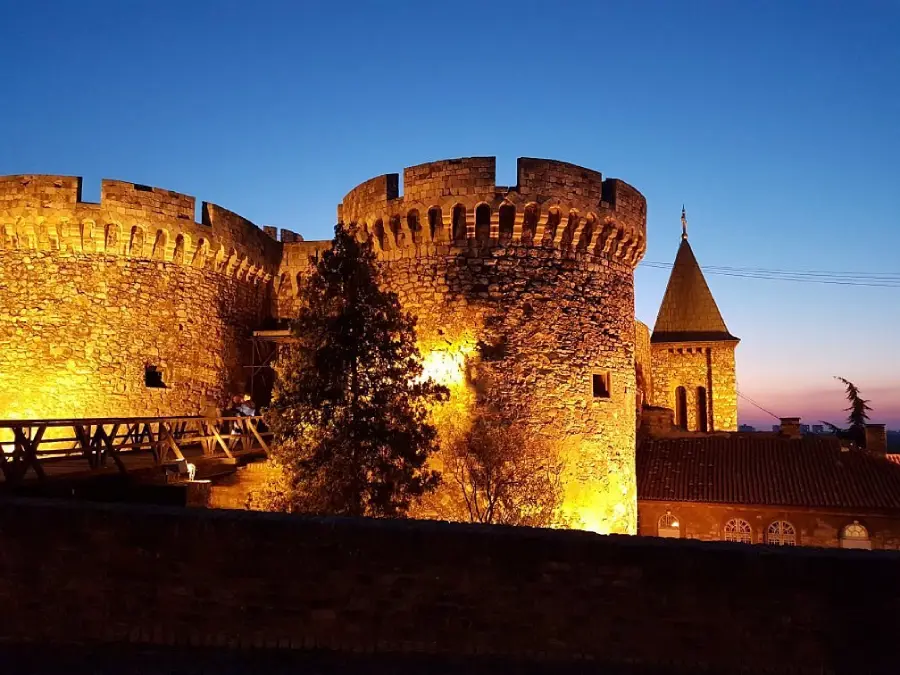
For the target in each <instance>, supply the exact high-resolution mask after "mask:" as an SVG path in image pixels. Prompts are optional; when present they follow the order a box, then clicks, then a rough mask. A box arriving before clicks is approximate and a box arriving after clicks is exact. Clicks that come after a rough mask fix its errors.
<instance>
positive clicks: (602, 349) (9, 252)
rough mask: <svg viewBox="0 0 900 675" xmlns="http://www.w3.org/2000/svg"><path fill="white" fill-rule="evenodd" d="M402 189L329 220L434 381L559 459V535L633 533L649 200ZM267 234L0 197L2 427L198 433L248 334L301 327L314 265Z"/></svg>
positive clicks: (464, 163) (208, 209)
mask: <svg viewBox="0 0 900 675" xmlns="http://www.w3.org/2000/svg"><path fill="white" fill-rule="evenodd" d="M403 186H404V193H405V194H404V195H403V196H401V195H400V193H399V176H398V175H397V174H388V175H383V176H379V177H376V178H373V179H371V180H369V181H366V182H365V183H362V184H361V185H359V186H357V187H356V188H354V189H353V190H351V191H350V192H349V193H348V194H347V195H346V197H345V198H344V199H343V201H342V203H341V205H340V206H339V207H338V220H339V222H343V223H346V224H347V225H351V224H352V225H355V226H356V227H357V228H358V232H359V234H360V236H361V237H366V238H371V239H372V241H373V245H374V248H375V251H376V255H377V257H378V260H379V261H380V263H381V265H382V268H383V271H384V275H385V279H386V282H387V285H388V286H389V288H391V289H392V290H395V291H396V292H397V293H398V295H399V297H400V300H401V303H402V304H403V306H404V307H405V308H406V309H407V310H409V311H411V312H412V313H414V314H415V315H417V316H418V319H419V341H420V348H421V351H422V354H423V359H424V365H425V370H426V373H428V374H429V375H432V376H434V377H435V378H436V379H438V380H441V381H443V382H445V383H447V384H448V385H449V386H450V388H451V392H456V393H457V394H459V396H457V398H456V401H457V404H458V405H460V406H463V407H464V408H465V407H466V406H469V404H470V403H471V402H472V401H473V400H476V399H478V398H481V399H482V400H488V401H490V402H491V403H492V404H494V405H496V406H499V407H501V408H504V409H506V410H508V411H510V412H513V413H515V414H517V415H518V416H520V417H521V418H522V419H523V420H524V421H525V422H526V423H527V424H529V425H532V426H533V427H534V428H535V429H536V430H539V431H540V432H542V433H544V434H545V435H547V436H548V437H550V438H552V439H553V441H554V443H555V444H556V447H557V448H558V451H559V453H560V454H561V456H562V457H563V458H564V459H565V462H566V467H567V469H566V471H567V473H566V477H567V479H566V509H567V514H568V515H569V516H570V517H571V518H572V519H573V522H576V523H578V522H580V523H581V525H582V526H584V527H588V528H590V529H595V530H598V531H603V532H607V531H613V532H629V533H633V532H634V531H635V528H636V517H637V516H636V508H637V507H636V498H635V479H634V451H635V423H636V417H635V407H636V406H635V402H636V400H637V397H638V391H637V384H638V383H637V381H636V377H635V351H636V334H635V321H634V276H633V271H634V267H635V266H636V265H637V263H638V262H639V261H640V259H641V257H642V256H643V253H644V250H645V248H646V241H645V237H646V201H645V200H644V198H643V196H642V195H641V194H640V193H639V192H637V190H635V189H634V188H632V187H631V186H629V185H628V184H626V183H624V182H622V181H620V180H617V179H603V177H602V176H601V174H599V173H598V172H595V171H592V170H589V169H585V168H582V167H578V166H574V165H571V164H566V163H564V162H557V161H552V160H543V159H528V158H522V159H520V160H519V161H518V180H517V184H516V185H515V186H512V187H503V186H498V185H496V181H495V160H494V158H492V157H475V158H464V159H454V160H444V161H440V162H433V163H429V164H422V165H419V166H415V167H410V168H407V169H405V170H404V175H403ZM273 235H274V229H273V228H266V231H263V230H260V229H259V228H257V227H256V226H255V225H253V224H252V223H251V222H250V221H247V220H245V219H244V218H241V217H240V216H238V215H236V214H234V213H232V212H230V211H227V210H226V209H223V208H221V207H218V206H216V205H214V204H208V203H204V204H203V207H202V217H201V218H200V222H195V201H194V198H193V197H190V196H187V195H183V194H179V193H176V192H172V191H169V190H163V189H160V188H154V187H148V186H144V185H138V184H133V183H126V182H122V181H112V180H104V181H103V183H102V187H101V199H100V203H99V204H92V203H86V202H84V201H82V199H81V180H80V179H79V178H73V177H64V176H8V177H3V178H0V291H2V294H3V303H2V306H0V418H29V417H32V418H33V417H66V416H112V415H163V414H197V413H199V412H201V411H203V410H204V409H205V408H208V407H210V406H213V405H217V404H219V405H220V404H221V403H222V402H223V401H224V399H225V397H227V395H228V394H229V393H238V392H240V391H242V387H243V378H244V372H243V365H246V363H247V359H248V356H247V354H246V349H247V338H248V337H249V336H250V333H251V331H252V330H254V329H257V328H261V327H262V326H263V325H264V323H265V322H266V321H267V320H269V319H273V318H274V319H281V320H287V319H290V318H291V317H292V316H295V315H296V311H297V308H298V307H297V303H298V290H299V287H300V283H301V282H302V279H303V277H304V275H306V274H308V273H309V270H310V265H311V263H312V262H314V261H315V260H316V258H317V257H318V256H319V255H320V254H321V252H322V251H323V250H324V249H325V248H327V246H328V242H307V241H303V240H302V238H301V237H299V236H297V235H295V234H293V233H290V232H287V231H282V240H281V241H280V242H279V241H276V240H275V238H274V236H273ZM645 332H646V328H645V327H644V328H643V331H641V332H640V334H639V335H638V336H637V338H638V341H639V348H640V349H641V351H642V356H641V358H642V359H644V358H646V351H647V346H648V345H647V342H646V337H645ZM644 370H645V372H644V374H643V378H644V383H643V384H642V387H643V388H644V389H646V388H647V382H648V381H649V379H650V377H652V379H653V380H654V381H655V380H656V379H657V373H656V372H655V369H652V370H653V371H654V372H648V371H650V370H651V368H645V369H644ZM148 371H153V372H155V373H158V374H159V375H158V377H159V378H161V380H162V381H163V383H164V384H165V386H164V387H154V386H148V383H149V380H148V379H147V373H148ZM648 376H650V377H648ZM468 412H469V411H468V409H459V410H458V413H459V415H460V416H465V415H466V414H468Z"/></svg>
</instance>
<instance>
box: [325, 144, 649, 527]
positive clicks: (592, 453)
mask: <svg viewBox="0 0 900 675" xmlns="http://www.w3.org/2000/svg"><path fill="white" fill-rule="evenodd" d="M494 161H495V160H494V158H491V157H489V158H467V159H458V160H447V161H442V162H434V163H431V164H424V165H420V166H415V167H411V168H407V169H405V171H404V176H403V185H404V193H405V194H404V196H402V197H401V196H400V195H399V189H398V182H399V180H398V176H397V175H396V174H389V175H385V176H380V177H377V178H373V179H371V180H369V181H367V182H365V183H363V184H362V185H360V186H358V187H357V188H355V189H354V190H352V191H351V192H350V193H349V194H348V195H347V196H346V197H345V198H344V200H343V202H342V204H341V206H340V207H339V213H338V217H339V219H340V220H341V221H342V222H345V223H348V224H349V223H353V224H356V225H357V226H358V227H359V228H360V230H361V232H362V234H361V236H364V237H365V236H368V237H371V238H372V239H373V241H374V246H375V250H376V253H377V255H378V258H379V260H380V261H381V263H382V266H383V270H384V272H385V278H386V281H387V285H388V287H389V288H391V289H392V290H394V291H396V292H397V293H398V294H399V296H400V300H401V302H402V304H403V306H404V307H405V308H406V309H407V310H409V311H411V312H412V313H414V314H415V315H417V316H418V318H419V327H418V331H419V332H418V334H419V341H420V346H421V350H422V353H423V357H424V360H425V366H426V372H427V373H429V374H430V375H433V376H435V377H436V378H437V379H439V380H441V381H443V382H445V383H447V384H448V385H450V387H451V393H453V394H455V401H456V402H457V403H456V407H454V405H455V403H454V399H451V401H450V403H449V404H447V405H448V407H449V410H450V411H451V412H450V415H449V416H450V417H451V418H452V417H454V416H455V417H457V418H465V416H466V415H467V410H466V409H465V407H467V406H468V405H469V404H470V403H471V401H472V400H473V399H474V397H476V396H478V397H481V398H483V399H485V400H487V401H489V402H490V403H492V404H494V405H496V406H498V407H501V408H505V409H507V410H509V411H512V412H515V413H517V414H519V415H521V416H522V417H523V418H524V420H525V421H526V422H527V423H528V424H530V425H532V426H533V427H535V428H536V429H538V430H540V431H541V432H542V433H544V434H545V435H546V436H547V437H549V438H550V439H552V441H553V442H554V444H555V446H556V447H557V449H558V451H559V452H560V453H561V455H562V457H563V458H564V459H565V461H566V496H565V504H564V509H565V511H566V514H567V515H568V516H569V517H571V518H573V521H574V522H575V523H579V524H580V525H581V526H582V527H586V528H589V529H594V530H597V531H601V532H608V531H613V532H634V531H635V527H636V501H635V482H634V448H635V322H634V277H633V270H634V266H635V265H636V264H637V262H638V261H639V260H640V258H641V256H642V255H643V252H644V249H645V239H644V237H645V225H646V203H645V201H644V198H643V197H642V196H641V195H640V193H638V192H637V191H636V190H634V188H632V187H630V186H628V185H627V184H625V183H623V182H621V181H618V180H609V179H607V180H603V179H602V177H601V175H600V174H599V173H597V172H594V171H591V170H588V169H584V168H581V167H577V166H573V165H571V164H565V163H563V162H555V161H549V160H536V159H520V160H519V163H518V184H517V185H516V186H514V187H510V188H507V187H500V186H497V185H495V180H494ZM595 374H596V375H602V376H604V377H607V376H608V378H609V384H610V396H609V398H598V397H595V396H594V395H593V389H592V382H593V375H595ZM459 401H462V403H463V405H462V406H460V405H459V404H458V402H459ZM447 417H448V415H447V413H446V412H445V414H444V418H445V419H446V418H447ZM449 421H450V422H453V421H458V420H453V419H450V420H449Z"/></svg>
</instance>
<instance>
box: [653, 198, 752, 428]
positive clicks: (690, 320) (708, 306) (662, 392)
mask: <svg viewBox="0 0 900 675" xmlns="http://www.w3.org/2000/svg"><path fill="white" fill-rule="evenodd" d="M681 228H682V231H681V245H680V246H679V247H678V255H676V256H675V265H674V266H673V267H672V275H671V276H670V277H669V283H668V285H667V286H666V293H665V295H664V296H663V301H662V306H661V307H660V308H659V314H658V315H657V317H656V325H655V326H654V327H653V334H652V335H651V336H650V351H651V363H652V369H653V373H652V375H653V377H652V382H653V385H652V386H653V403H654V405H658V406H663V407H666V408H671V409H672V410H673V411H675V424H676V426H677V427H680V428H682V429H685V430H688V431H736V430H737V381H736V379H735V372H734V350H735V347H737V344H738V342H739V340H738V338H736V337H735V336H733V335H732V334H731V333H729V332H728V328H727V327H726V326H725V322H724V321H723V320H722V315H721V314H720V313H719V308H718V307H717V306H716V301H715V300H714V299H713V296H712V293H710V291H709V286H707V285H706V279H705V278H704V277H703V272H702V271H701V270H700V265H699V264H698V263H697V259H696V258H695V257H694V252H693V250H691V245H690V244H689V243H688V236H687V216H686V214H685V211H684V209H682V210H681Z"/></svg>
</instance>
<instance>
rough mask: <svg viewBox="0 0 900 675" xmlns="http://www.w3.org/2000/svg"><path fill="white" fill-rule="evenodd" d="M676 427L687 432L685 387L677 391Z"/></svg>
mask: <svg viewBox="0 0 900 675" xmlns="http://www.w3.org/2000/svg"><path fill="white" fill-rule="evenodd" d="M675 425H676V426H677V427H678V428H679V429H684V430H685V431H687V428H688V422H687V391H685V388H684V387H678V388H677V389H676V390H675Z"/></svg>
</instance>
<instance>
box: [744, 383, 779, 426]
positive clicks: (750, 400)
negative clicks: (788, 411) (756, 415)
mask: <svg viewBox="0 0 900 675" xmlns="http://www.w3.org/2000/svg"><path fill="white" fill-rule="evenodd" d="M737 395H738V396H740V397H741V398H742V399H744V400H745V401H747V402H748V403H749V404H750V405H753V406H756V407H757V408H759V409H760V410H762V411H763V412H764V413H766V414H767V415H771V416H772V417H774V418H775V419H776V420H781V418H780V417H779V416H778V415H776V414H775V413H773V412H772V411H771V410H766V409H765V408H763V407H762V406H761V405H760V404H759V403H757V402H756V401H754V400H753V399H752V398H750V397H749V396H744V395H743V394H742V393H741V391H740V389H738V392H737Z"/></svg>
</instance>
